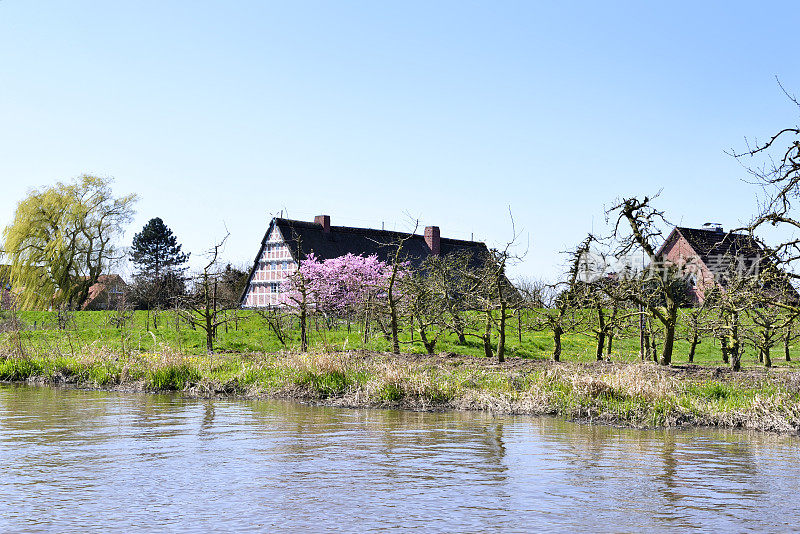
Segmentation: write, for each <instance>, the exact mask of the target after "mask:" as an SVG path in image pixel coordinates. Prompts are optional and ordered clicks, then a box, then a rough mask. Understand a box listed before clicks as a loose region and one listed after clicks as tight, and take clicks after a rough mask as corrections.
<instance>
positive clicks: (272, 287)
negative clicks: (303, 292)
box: [269, 282, 278, 295]
mask: <svg viewBox="0 0 800 534" xmlns="http://www.w3.org/2000/svg"><path fill="white" fill-rule="evenodd" d="M269 292H270V293H272V294H273V295H276V294H277V293H278V284H277V283H276V282H272V283H270V285H269Z"/></svg>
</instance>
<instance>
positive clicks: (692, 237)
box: [667, 226, 764, 275]
mask: <svg viewBox="0 0 800 534" xmlns="http://www.w3.org/2000/svg"><path fill="white" fill-rule="evenodd" d="M673 232H677V233H678V234H680V235H681V236H683V238H684V239H686V241H687V242H688V243H689V245H690V246H691V247H692V249H693V250H694V252H695V254H697V256H698V257H699V258H700V260H701V261H702V262H703V263H704V264H705V265H706V267H707V268H708V270H709V271H711V273H712V274H714V275H722V274H724V272H725V271H726V270H727V269H728V268H729V266H730V262H731V261H740V262H741V267H743V268H744V269H746V270H749V269H750V268H751V267H753V264H754V263H755V262H756V261H760V260H761V259H763V257H764V250H763V249H762V248H761V246H760V245H759V244H758V242H757V241H756V240H755V239H754V238H753V236H751V235H749V234H738V233H734V232H724V231H721V230H705V229H699V228H686V227H682V226H676V227H675V230H674V231H673ZM669 241H670V240H669V239H667V242H669Z"/></svg>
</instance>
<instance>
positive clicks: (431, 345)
mask: <svg viewBox="0 0 800 534" xmlns="http://www.w3.org/2000/svg"><path fill="white" fill-rule="evenodd" d="M419 338H420V339H421V340H422V344H423V345H424V346H425V350H426V351H427V352H428V354H431V355H432V354H433V351H434V349H435V348H436V340H433V341H429V340H428V333H427V332H425V327H423V326H422V322H420V323H419Z"/></svg>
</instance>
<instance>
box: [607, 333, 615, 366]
mask: <svg viewBox="0 0 800 534" xmlns="http://www.w3.org/2000/svg"><path fill="white" fill-rule="evenodd" d="M613 342H614V334H613V333H612V332H609V333H608V339H607V340H606V356H608V359H609V360H610V359H611V344H612V343H613Z"/></svg>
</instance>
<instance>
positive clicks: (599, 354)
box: [595, 330, 606, 362]
mask: <svg viewBox="0 0 800 534" xmlns="http://www.w3.org/2000/svg"><path fill="white" fill-rule="evenodd" d="M605 345H606V333H605V332H603V331H602V330H601V331H600V332H598V333H597V350H596V351H595V357H596V359H597V361H598V362H602V361H603V348H605Z"/></svg>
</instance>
